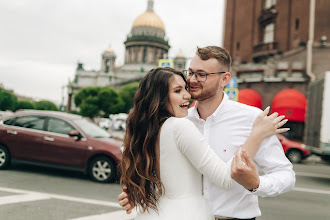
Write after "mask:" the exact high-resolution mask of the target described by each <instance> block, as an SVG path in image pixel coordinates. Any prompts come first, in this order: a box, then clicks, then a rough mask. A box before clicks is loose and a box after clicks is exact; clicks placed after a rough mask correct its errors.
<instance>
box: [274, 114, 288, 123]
mask: <svg viewBox="0 0 330 220" xmlns="http://www.w3.org/2000/svg"><path fill="white" fill-rule="evenodd" d="M284 118H285V115H281V116H278V117H277V118H275V119H274V123H276V124H277V123H280V122H281V121H282V120H283V119H284ZM284 124H285V123H284Z"/></svg>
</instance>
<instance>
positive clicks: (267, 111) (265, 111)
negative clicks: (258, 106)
mask: <svg viewBox="0 0 330 220" xmlns="http://www.w3.org/2000/svg"><path fill="white" fill-rule="evenodd" d="M269 108H270V107H269V106H268V107H267V108H265V110H264V111H263V112H262V113H261V114H260V116H262V117H266V116H267V115H268V113H269Z"/></svg>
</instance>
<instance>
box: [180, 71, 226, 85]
mask: <svg viewBox="0 0 330 220" xmlns="http://www.w3.org/2000/svg"><path fill="white" fill-rule="evenodd" d="M187 73H188V74H187ZM196 73H205V81H200V80H198V79H197V75H196ZM218 73H220V74H222V73H227V72H215V73H207V72H192V71H189V70H183V75H185V76H186V78H187V79H188V77H190V78H192V77H193V76H194V75H195V79H196V80H197V81H198V82H206V80H207V76H208V75H213V74H218Z"/></svg>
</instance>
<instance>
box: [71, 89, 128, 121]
mask: <svg viewBox="0 0 330 220" xmlns="http://www.w3.org/2000/svg"><path fill="white" fill-rule="evenodd" d="M74 102H75V104H76V106H77V107H79V108H80V113H81V115H83V116H85V117H90V118H94V117H96V116H104V117H108V115H109V114H117V113H120V112H122V109H123V107H124V102H123V100H122V99H121V97H120V95H119V94H118V92H117V91H116V90H114V89H113V88H110V87H107V86H106V87H86V88H83V89H82V90H80V91H79V92H78V93H77V94H76V95H75V97H74Z"/></svg>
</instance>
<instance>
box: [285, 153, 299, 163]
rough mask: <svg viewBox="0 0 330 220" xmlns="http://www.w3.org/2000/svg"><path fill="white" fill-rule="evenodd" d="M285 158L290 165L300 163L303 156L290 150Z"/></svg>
mask: <svg viewBox="0 0 330 220" xmlns="http://www.w3.org/2000/svg"><path fill="white" fill-rule="evenodd" d="M287 157H288V159H289V160H290V161H291V163H300V162H301V160H302V157H303V155H302V153H301V151H299V150H290V151H289V152H288V153H287Z"/></svg>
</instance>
